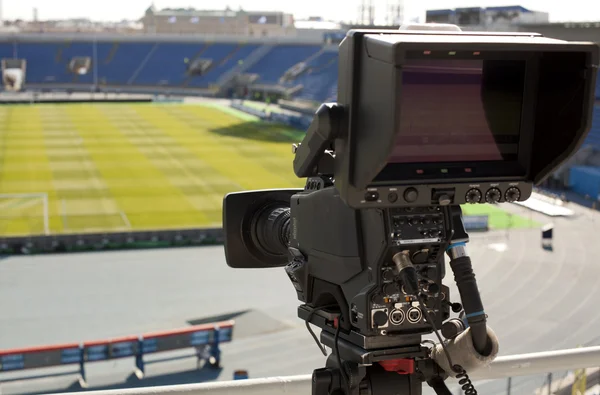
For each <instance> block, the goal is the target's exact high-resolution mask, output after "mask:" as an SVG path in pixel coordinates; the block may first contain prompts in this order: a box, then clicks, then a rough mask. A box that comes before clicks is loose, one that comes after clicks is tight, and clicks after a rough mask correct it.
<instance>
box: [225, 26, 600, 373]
mask: <svg viewBox="0 0 600 395" xmlns="http://www.w3.org/2000/svg"><path fill="white" fill-rule="evenodd" d="M339 56H340V61H339V80H338V102H337V103H328V104H324V105H322V106H321V107H320V108H319V110H318V111H317V112H316V114H315V118H314V120H313V122H312V124H311V126H310V127H309V129H308V131H307V134H306V137H305V138H304V140H303V141H302V143H301V144H300V145H298V146H296V149H295V157H294V161H293V166H294V171H295V174H296V175H297V176H298V177H300V178H304V177H306V178H307V183H306V187H305V188H304V189H303V190H270V191H252V192H241V193H231V194H228V195H227V196H226V197H225V199H224V207H223V225H224V229H225V233H226V242H225V252H226V258H227V264H228V265H229V266H231V267H236V268H257V267H274V266H285V267H286V269H285V270H286V272H287V274H288V276H289V278H290V280H291V281H292V284H293V285H294V288H295V290H296V292H297V296H298V299H299V300H300V301H301V302H303V305H301V306H300V308H299V310H298V315H299V317H300V318H302V319H304V320H306V321H307V322H311V323H313V324H315V325H317V326H319V327H320V328H321V329H323V332H322V339H323V340H324V342H325V343H327V341H329V345H331V344H333V343H332V340H331V339H332V338H333V337H334V336H335V338H336V339H337V338H339V339H342V340H344V341H345V342H346V344H352V345H355V346H356V347H358V350H359V351H358V352H355V353H354V354H355V355H359V354H360V355H367V354H361V351H360V350H373V352H375V351H377V350H378V351H377V352H379V355H380V357H381V358H383V359H385V358H388V359H389V358H391V357H393V356H394V355H396V354H394V352H392V351H390V350H392V349H396V350H397V349H407V347H408V348H410V347H413V346H415V347H417V348H415V350H416V351H415V352H417V351H418V345H419V342H420V339H421V335H423V334H426V333H430V332H431V331H432V329H433V326H432V324H433V325H435V327H436V328H439V327H441V325H442V323H443V322H444V321H445V320H446V319H448V317H449V316H450V314H449V310H450V295H449V292H448V288H447V287H446V286H444V285H443V284H442V280H443V278H444V276H445V254H446V252H447V250H448V249H449V247H450V246H457V245H462V244H464V243H466V242H467V241H468V235H467V233H466V232H465V229H464V226H463V223H462V217H461V215H462V213H461V209H460V205H462V204H467V203H469V204H482V203H492V204H495V203H502V202H516V201H524V200H526V199H527V198H529V197H530V195H531V193H532V188H533V185H534V184H537V183H539V182H541V181H543V180H544V178H545V177H547V176H548V175H549V174H551V173H552V171H553V170H554V169H556V168H557V167H558V166H559V165H560V164H561V163H563V162H564V161H565V160H566V159H568V157H569V156H570V155H572V154H573V153H574V152H575V151H576V150H577V149H578V148H579V146H580V145H581V143H582V142H583V140H584V139H585V136H586V134H587V132H588V130H589V128H590V124H591V114H592V108H593V102H594V87H595V80H596V74H597V68H598V46H597V45H596V44H593V43H572V42H565V41H561V40H553V39H549V38H545V37H542V36H541V35H538V34H534V33H480V32H460V31H413V30H405V31H397V30H352V31H349V32H348V34H347V36H346V38H345V39H344V40H343V41H342V43H341V44H340V50H339ZM408 266H410V267H412V268H414V270H415V272H416V283H417V284H418V290H416V291H415V292H410V291H408V290H407V289H405V287H404V284H403V283H402V281H401V276H400V274H401V273H402V271H403V270H404V269H405V268H406V267H408ZM469 266H470V263H469ZM455 276H456V272H455ZM457 282H458V281H457ZM418 298H421V300H423V301H424V306H423V305H420V304H419V303H417V300H418ZM461 298H462V299H464V298H465V296H464V295H463V293H462V292H461ZM478 298H479V295H478V294H477V299H478ZM462 302H463V304H468V303H469V301H468V300H466V301H465V300H463V301H462ZM479 303H480V302H479ZM423 308H425V309H426V310H427V313H428V314H429V315H430V317H431V320H426V319H425V318H424V313H425V312H424V311H422V310H423ZM465 311H466V308H465ZM484 327H485V323H484ZM335 344H336V345H337V341H336V342H335ZM382 350H383V351H382ZM344 352H345V351H344V350H340V353H341V354H342V355H343V354H344ZM349 353H350V352H349V351H346V355H349ZM368 355H373V354H370V353H368ZM364 362H365V361H364V360H363V361H361V363H364Z"/></svg>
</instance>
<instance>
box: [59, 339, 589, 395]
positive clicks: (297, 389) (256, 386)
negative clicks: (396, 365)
mask: <svg viewBox="0 0 600 395" xmlns="http://www.w3.org/2000/svg"><path fill="white" fill-rule="evenodd" d="M599 365H600V346H598V347H587V348H576V349H570V350H559V351H546V352H539V353H532V354H521V355H510V356H505V357H498V358H497V359H496V360H495V361H494V362H493V363H492V364H491V365H490V366H489V367H488V368H486V369H480V370H477V371H473V372H472V373H469V376H470V377H471V378H472V379H475V380H485V379H499V378H507V377H515V376H533V375H539V374H544V373H547V372H552V371H561V370H573V369H581V368H590V367H598V366H599ZM310 393H311V375H309V374H308V375H302V376H289V377H270V378H264V379H249V380H238V381H221V382H211V383H202V384H184V385H171V386H162V387H149V388H134V389H122V390H108V391H91V392H90V391H86V392H81V393H75V394H79V395H83V394H85V395H195V394H211V395H225V394H226V395H276V394H277V395H278V394H292V395H308V394H310ZM73 394H74V393H70V395H73Z"/></svg>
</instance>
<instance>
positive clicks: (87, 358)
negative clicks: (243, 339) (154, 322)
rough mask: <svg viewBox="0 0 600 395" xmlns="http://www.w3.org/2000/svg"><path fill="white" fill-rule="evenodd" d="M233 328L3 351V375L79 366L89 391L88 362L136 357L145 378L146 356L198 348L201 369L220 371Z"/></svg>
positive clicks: (218, 325)
mask: <svg viewBox="0 0 600 395" xmlns="http://www.w3.org/2000/svg"><path fill="white" fill-rule="evenodd" d="M233 327H234V321H223V322H217V323H211V324H203V325H196V326H192V327H189V328H183V329H177V330H172V331H164V332H154V333H146V334H143V335H139V336H135V335H134V336H125V337H120V338H114V339H108V340H98V341H89V342H84V343H81V344H79V343H69V344H59V345H51V346H42V347H29V348H20V349H9V350H0V373H3V372H14V371H17V370H29V369H38V368H49V367H60V366H68V365H75V364H76V365H78V367H79V370H78V373H79V376H80V378H79V382H80V385H81V386H82V387H83V388H87V381H86V370H85V368H86V364H87V363H92V362H99V361H109V360H115V359H121V358H134V360H135V368H134V373H135V375H136V376H137V377H138V378H139V379H142V378H143V377H144V376H145V366H146V365H147V363H148V362H146V361H145V360H144V356H146V355H149V354H155V353H161V352H169V351H175V350H181V349H185V348H194V349H195V357H196V358H197V361H198V367H200V366H201V364H202V363H208V364H209V366H210V367H213V368H220V367H221V349H220V347H219V346H220V345H221V344H222V343H226V342H230V341H231V340H232V339H233ZM155 362H157V361H153V363H155ZM24 379H25V378H24ZM0 382H1V380H0Z"/></svg>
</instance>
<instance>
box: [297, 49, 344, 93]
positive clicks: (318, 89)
mask: <svg viewBox="0 0 600 395" xmlns="http://www.w3.org/2000/svg"><path fill="white" fill-rule="evenodd" d="M306 66H307V68H306V70H305V71H304V72H303V73H302V74H301V75H300V76H299V77H298V78H296V79H295V80H294V81H293V83H292V84H293V85H297V84H302V85H303V89H302V91H301V92H300V94H299V95H298V98H300V99H306V100H313V101H317V102H324V101H327V99H329V97H330V96H331V93H332V89H333V88H335V89H336V91H337V75H338V54H337V52H323V53H322V54H321V55H319V56H317V57H316V58H314V59H313V60H312V61H310V62H308V63H307V64H306Z"/></svg>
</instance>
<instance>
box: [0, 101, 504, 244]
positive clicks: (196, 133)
mask: <svg viewBox="0 0 600 395" xmlns="http://www.w3.org/2000/svg"><path fill="white" fill-rule="evenodd" d="M303 135H304V133H303V132H301V131H295V130H291V129H289V128H286V127H283V126H278V125H272V124H265V123H262V122H258V121H257V120H256V119H255V118H253V117H251V116H245V115H242V114H241V113H239V112H237V111H235V110H232V109H228V108H220V107H215V106H210V105H191V104H190V105H186V104H41V105H10V106H0V236H10V235H29V234H42V233H43V231H44V224H43V218H44V216H43V205H42V200H41V199H40V198H36V197H27V196H25V197H23V196H16V195H14V194H21V195H22V194H45V195H46V196H47V201H48V213H49V230H50V233H52V234H57V233H81V232H105V231H106V232H111V231H125V230H144V229H146V230H150V229H174V228H190V227H212V226H215V227H218V226H221V205H222V200H223V196H224V195H225V194H226V193H228V192H232V191H241V190H247V189H268V188H292V187H302V186H303V184H304V183H303V180H300V179H298V178H296V177H295V176H294V174H293V170H292V159H293V157H292V154H291V145H290V144H291V143H292V142H298V141H300V140H301V139H302V137H303ZM479 210H481V209H479ZM495 210H498V209H495ZM467 213H470V212H469V211H467ZM477 214H480V212H477ZM513 218H514V217H513ZM496 222H497V223H495V224H494V223H493V224H492V225H497V226H500V225H502V224H500V223H499V222H498V221H496ZM504 225H506V224H504ZM513 226H514V224H513ZM500 227H502V226H500Z"/></svg>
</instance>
